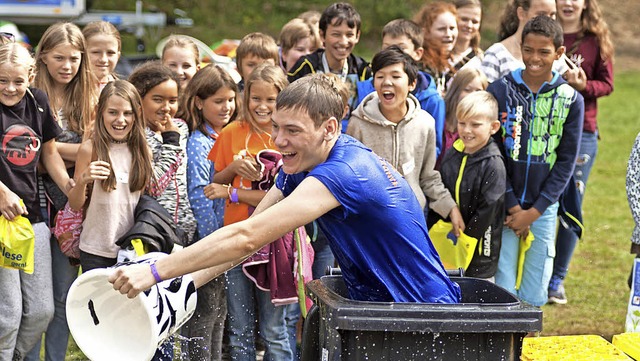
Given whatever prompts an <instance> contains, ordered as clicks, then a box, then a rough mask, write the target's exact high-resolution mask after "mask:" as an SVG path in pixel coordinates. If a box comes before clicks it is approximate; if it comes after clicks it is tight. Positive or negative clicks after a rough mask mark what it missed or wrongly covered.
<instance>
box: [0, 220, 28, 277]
mask: <svg viewBox="0 0 640 361" xmlns="http://www.w3.org/2000/svg"><path fill="white" fill-rule="evenodd" d="M35 239H36V237H35V234H34V232H33V227H32V226H31V222H29V220H28V219H27V218H25V217H23V216H17V217H16V218H14V219H13V221H9V220H7V219H6V218H4V217H3V216H0V251H2V261H1V262H0V267H4V268H12V269H17V270H22V271H24V272H26V273H29V274H31V273H33V263H34V262H33V252H34V247H35Z"/></svg>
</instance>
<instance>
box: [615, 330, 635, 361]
mask: <svg viewBox="0 0 640 361" xmlns="http://www.w3.org/2000/svg"><path fill="white" fill-rule="evenodd" d="M612 343H613V345H614V346H615V347H617V348H619V349H620V350H622V351H623V352H624V353H626V354H627V355H629V356H631V357H632V358H633V359H634V360H636V361H640V333H638V332H626V333H621V334H619V335H614V336H613V340H612Z"/></svg>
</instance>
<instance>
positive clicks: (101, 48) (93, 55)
mask: <svg viewBox="0 0 640 361" xmlns="http://www.w3.org/2000/svg"><path fill="white" fill-rule="evenodd" d="M82 35H84V39H85V41H86V43H87V53H88V55H89V62H90V63H91V71H92V72H93V74H95V76H96V78H98V82H99V83H100V90H102V88H104V86H105V85H107V83H108V82H110V81H114V80H116V78H117V77H116V74H115V69H116V65H117V64H118V60H119V59H120V49H121V47H122V41H121V40H120V32H118V29H116V27H115V26H113V24H111V23H110V22H107V21H92V22H90V23H89V24H87V25H85V27H84V28H83V29H82Z"/></svg>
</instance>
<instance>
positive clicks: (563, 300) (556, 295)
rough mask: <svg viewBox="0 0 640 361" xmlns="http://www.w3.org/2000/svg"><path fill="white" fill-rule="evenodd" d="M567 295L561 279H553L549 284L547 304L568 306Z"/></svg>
mask: <svg viewBox="0 0 640 361" xmlns="http://www.w3.org/2000/svg"><path fill="white" fill-rule="evenodd" d="M567 302H568V301H567V294H566V293H565V291H564V285H563V284H562V279H561V278H560V277H555V276H554V277H551V281H550V282H549V290H548V300H547V303H555V304H558V305H566V304H567Z"/></svg>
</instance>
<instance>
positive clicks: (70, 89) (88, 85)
mask: <svg viewBox="0 0 640 361" xmlns="http://www.w3.org/2000/svg"><path fill="white" fill-rule="evenodd" d="M63 44H68V45H69V46H70V47H72V48H73V49H74V50H76V51H78V52H80V66H79V67H78V73H77V74H76V75H75V76H74V77H73V79H71V81H70V82H69V83H68V84H66V85H65V87H64V91H63V92H62V94H57V92H56V91H55V90H54V89H55V80H54V79H53V77H52V76H51V74H49V71H48V70H47V65H46V64H45V63H44V60H43V58H44V57H45V56H46V55H47V54H48V53H49V52H50V51H51V50H53V49H54V48H55V47H56V46H58V45H63ZM86 49H87V47H86V43H85V40H84V36H83V35H82V31H80V28H78V27H77V26H76V25H75V24H72V23H68V22H61V23H56V24H53V25H51V26H49V28H47V30H46V31H45V32H44V34H43V35H42V38H41V39H40V43H39V44H38V52H37V53H36V57H35V58H36V77H35V80H34V82H33V85H34V86H35V87H36V88H39V89H42V90H43V91H44V92H45V93H47V96H48V97H49V103H50V105H51V109H52V112H53V114H54V115H55V116H57V115H58V112H60V111H62V113H63V114H64V116H65V117H66V118H67V120H68V125H69V130H71V131H73V132H75V133H76V134H79V135H84V133H85V131H87V130H90V129H92V120H93V111H94V109H95V107H94V106H95V104H96V102H97V100H98V80H97V79H96V77H95V75H93V74H92V73H91V69H90V65H89V58H88V55H87V51H86ZM56 104H61V106H60V107H59V108H58V106H57V105H56Z"/></svg>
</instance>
